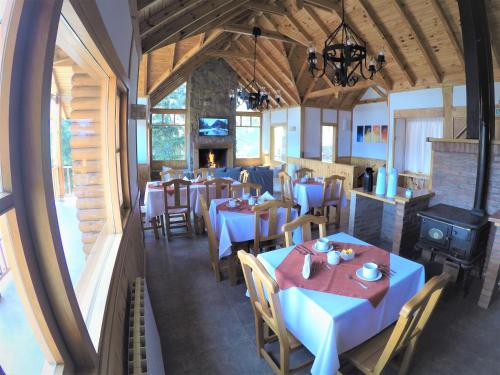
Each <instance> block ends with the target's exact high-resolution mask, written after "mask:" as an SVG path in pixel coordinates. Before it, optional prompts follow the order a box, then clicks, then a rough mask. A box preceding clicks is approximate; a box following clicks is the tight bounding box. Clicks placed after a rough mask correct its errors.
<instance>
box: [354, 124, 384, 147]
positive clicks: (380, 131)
mask: <svg viewBox="0 0 500 375" xmlns="http://www.w3.org/2000/svg"><path fill="white" fill-rule="evenodd" d="M388 140H389V127H388V126H387V125H358V126H357V127H356V142H358V143H387V142H388Z"/></svg>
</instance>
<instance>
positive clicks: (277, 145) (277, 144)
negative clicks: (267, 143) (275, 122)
mask: <svg viewBox="0 0 500 375" xmlns="http://www.w3.org/2000/svg"><path fill="white" fill-rule="evenodd" d="M272 129H273V131H272V133H271V134H272V136H273V139H272V144H273V160H274V161H281V162H286V127H285V126H284V125H281V126H274V127H273V128H272Z"/></svg>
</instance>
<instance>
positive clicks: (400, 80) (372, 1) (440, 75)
mask: <svg viewBox="0 0 500 375" xmlns="http://www.w3.org/2000/svg"><path fill="white" fill-rule="evenodd" d="M486 1H487V7H488V9H489V17H490V20H489V25H490V29H491V35H492V52H493V56H494V57H493V58H494V68H495V77H497V78H498V77H500V69H499V66H498V64H499V62H500V38H499V37H498V35H500V0H486ZM137 5H138V6H137V8H138V15H137V17H138V21H139V29H140V33H141V42H142V49H143V53H144V55H143V59H142V62H141V68H140V76H139V77H140V82H139V93H140V95H150V98H151V103H152V104H153V105H154V104H155V103H157V102H158V101H159V100H161V99H162V98H163V97H164V96H165V95H167V94H168V93H169V92H171V91H172V90H173V89H175V88H176V87H177V86H178V85H180V84H181V83H182V82H184V81H186V80H187V78H188V77H189V74H190V73H191V71H192V70H193V69H195V68H196V67H197V66H199V65H200V64H202V63H204V62H205V61H207V60H208V59H210V58H222V59H224V60H225V61H227V63H228V64H229V65H230V66H231V67H232V68H233V69H234V70H235V71H236V72H237V73H238V75H239V77H240V79H241V82H242V83H243V84H245V83H246V82H249V81H250V80H251V79H252V71H253V68H252V54H253V37H252V36H251V30H252V27H253V26H259V27H260V28H261V29H262V30H263V35H262V37H260V38H259V39H258V44H257V81H258V82H259V84H260V85H262V86H265V87H266V88H267V90H268V91H269V92H270V93H271V95H274V93H275V92H276V91H277V90H280V92H281V96H282V105H284V106H292V105H299V104H304V105H311V106H319V107H333V108H352V106H353V105H355V104H356V103H358V101H359V99H360V98H361V97H362V96H363V94H364V92H365V91H366V90H367V89H368V88H369V87H371V86H374V85H375V89H377V88H379V87H382V88H384V89H385V90H393V91H397V90H406V89H411V88H422V87H433V86H440V85H447V84H457V83H462V84H463V83H464V81H465V75H464V56H463V46H462V35H461V30H460V20H459V12H458V6H457V2H456V0H345V9H346V21H347V22H348V23H349V25H350V26H351V27H352V28H353V29H354V30H355V31H356V32H357V33H358V34H359V35H360V36H361V37H362V38H363V39H364V40H365V41H366V42H367V46H368V53H369V54H370V55H373V54H375V53H376V52H377V51H379V50H380V49H381V48H383V49H384V50H385V54H386V60H387V64H386V66H385V68H384V69H383V71H382V72H381V73H379V74H377V75H376V79H375V80H374V81H363V82H359V83H358V84H357V85H356V86H354V87H352V88H339V87H334V86H333V85H332V83H331V82H330V81H329V80H328V79H327V78H326V77H323V78H319V79H315V78H312V77H311V75H310V74H309V72H308V71H307V65H306V54H307V46H308V45H309V41H313V43H314V45H315V46H316V49H317V50H318V51H321V49H322V46H323V44H324V40H325V39H326V37H327V36H328V35H329V34H330V33H331V32H332V31H333V30H334V29H335V27H336V26H337V25H338V24H339V23H340V21H341V7H342V6H341V2H340V1H339V0H281V1H280V0H277V1H269V0H250V1H249V0H137Z"/></svg>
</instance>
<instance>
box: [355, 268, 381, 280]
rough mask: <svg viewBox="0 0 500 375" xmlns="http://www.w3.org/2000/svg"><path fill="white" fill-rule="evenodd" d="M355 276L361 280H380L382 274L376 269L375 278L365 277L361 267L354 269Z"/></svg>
mask: <svg viewBox="0 0 500 375" xmlns="http://www.w3.org/2000/svg"><path fill="white" fill-rule="evenodd" d="M356 276H357V277H358V278H359V279H361V280H363V281H377V280H380V279H381V278H382V276H383V275H382V272H380V271H378V275H377V276H376V277H375V278H373V279H367V278H366V277H364V276H363V268H360V269H358V270H357V271H356Z"/></svg>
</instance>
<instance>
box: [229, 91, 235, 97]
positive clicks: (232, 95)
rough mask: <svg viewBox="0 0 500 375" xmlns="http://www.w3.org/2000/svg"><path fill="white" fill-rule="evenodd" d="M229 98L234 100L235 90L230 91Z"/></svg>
mask: <svg viewBox="0 0 500 375" xmlns="http://www.w3.org/2000/svg"><path fill="white" fill-rule="evenodd" d="M229 97H230V98H231V99H234V97H235V93H234V89H231V90H229Z"/></svg>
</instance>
